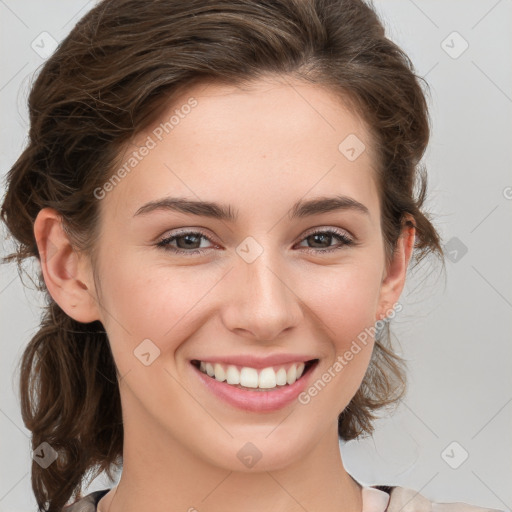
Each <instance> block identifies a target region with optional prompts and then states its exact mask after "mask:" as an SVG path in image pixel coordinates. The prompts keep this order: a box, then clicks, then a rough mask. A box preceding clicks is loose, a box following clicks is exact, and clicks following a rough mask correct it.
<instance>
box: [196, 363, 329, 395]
mask: <svg viewBox="0 0 512 512" xmlns="http://www.w3.org/2000/svg"><path fill="white" fill-rule="evenodd" d="M318 361H319V360H318V359H310V360H309V361H303V362H302V361H301V362H296V363H288V364H282V365H276V366H269V367H267V368H262V369H256V368H252V367H249V366H243V367H242V366H238V365H232V364H224V363H217V362H216V363H213V362H208V361H199V360H198V359H192V360H191V361H190V363H191V364H192V365H193V366H194V367H195V368H196V369H197V370H199V371H200V372H201V373H202V374H203V375H205V376H206V377H208V378H209V379H211V380H215V381H217V382H223V383H224V384H226V385H228V386H230V387H233V388H237V389H243V390H246V391H253V392H254V391H259V392H268V391H274V390H279V389H282V388H287V387H290V386H293V385H294V384H295V382H297V381H300V380H302V379H304V378H305V377H306V376H307V375H308V374H309V373H310V372H311V371H312V368H313V367H314V366H316V364H317V363H318Z"/></svg>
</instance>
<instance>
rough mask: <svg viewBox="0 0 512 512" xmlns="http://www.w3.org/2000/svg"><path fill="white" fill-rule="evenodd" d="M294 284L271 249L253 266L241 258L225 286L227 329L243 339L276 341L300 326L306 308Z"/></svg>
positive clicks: (225, 321)
mask: <svg viewBox="0 0 512 512" xmlns="http://www.w3.org/2000/svg"><path fill="white" fill-rule="evenodd" d="M294 280H295V277H294V276H293V275H292V273H291V271H290V270H289V269H286V268H285V265H284V263H283V262H282V259H280V258H279V257H278V256H275V255H271V254H270V251H269V250H267V249H265V250H264V251H263V253H262V254H261V255H260V256H259V257H258V258H256V260H254V261H253V262H252V263H248V262H246V261H244V259H243V258H237V260H236V263H235V268H234V269H233V270H232V271H231V272H230V273H229V277H228V279H227V282H226V283H225V286H227V287H228V288H229V291H226V295H225V296H226V297H227V298H228V299H227V300H226V302H225V303H224V305H223V307H222V321H223V323H224V325H225V327H226V328H227V329H229V330H231V331H232V332H234V333H235V334H237V335H239V336H245V337H249V338H255V339H256V340H258V341H273V340H275V339H276V338H278V337H279V336H280V334H281V333H282V332H284V331H286V330H291V329H292V328H293V327H296V326H297V325H299V323H300V321H301V319H302V316H303V307H302V300H301V298H300V297H298V296H297V295H296V294H295V293H294Z"/></svg>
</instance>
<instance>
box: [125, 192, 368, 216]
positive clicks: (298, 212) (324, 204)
mask: <svg viewBox="0 0 512 512" xmlns="http://www.w3.org/2000/svg"><path fill="white" fill-rule="evenodd" d="M162 210H163V211H175V212H180V213H188V214H191V215H198V216H201V217H210V218H212V219H218V220H223V221H228V222H236V220H237V217H238V214H237V212H236V211H235V210H233V209H232V208H231V206H230V205H227V206H224V205H221V204H218V203H214V202H211V201H197V200H193V199H186V198H183V197H164V198H162V199H157V200H155V201H150V202H149V203H146V204H145V205H143V206H141V207H140V208H139V209H138V210H137V211H136V212H135V214H134V217H136V216H138V215H146V214H148V213H151V212H154V211H162ZM347 210H349V211H356V212H359V213H362V214H364V215H368V216H370V212H369V210H368V208H367V207H366V206H365V205H363V204H362V203H360V202H359V201H356V200H355V199H353V198H351V197H348V196H342V195H338V196H333V197H317V198H315V199H309V200H307V201H304V200H300V201H297V202H296V203H295V204H294V205H293V206H292V208H291V210H290V213H289V218H290V220H293V219H296V218H303V217H309V216H312V215H319V214H321V213H328V212H333V211H347Z"/></svg>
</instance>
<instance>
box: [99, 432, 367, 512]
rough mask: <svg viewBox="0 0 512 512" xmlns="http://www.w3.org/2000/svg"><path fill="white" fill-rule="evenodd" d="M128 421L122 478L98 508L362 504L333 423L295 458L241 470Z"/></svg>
mask: <svg viewBox="0 0 512 512" xmlns="http://www.w3.org/2000/svg"><path fill="white" fill-rule="evenodd" d="M128 425H129V426H130V427H129V428H125V435H124V447H123V470H122V475H121V478H120V481H119V483H118V485H117V486H116V487H114V488H113V489H111V490H110V491H109V493H107V494H106V495H105V496H104V497H103V498H102V499H101V500H100V502H99V504H98V512H136V511H140V510H152V511H154V512H164V511H168V510H184V511H190V512H197V511H200V510H208V511H209V512H225V511H226V510H244V511H246V512H259V511H261V510H273V511H275V512H304V510H322V511H323V512H341V511H347V510H351V511H360V510H361V509H362V495H361V486H360V485H359V484H358V483H357V482H356V481H355V480H354V479H353V478H352V477H351V476H350V475H349V473H348V472H347V471H346V470H345V468H344V466H343V463H342V459H341V453H340V450H339V440H338V432H337V423H336V424H333V425H332V427H330V429H329V431H328V432H326V434H325V435H324V436H322V438H321V439H320V440H319V442H318V443H317V444H316V445H315V446H314V448H313V450H311V451H309V452H305V453H301V456H300V458H299V460H298V461H295V462H294V463H292V464H289V465H287V466H285V467H281V468H280V469H276V470H263V471H262V470H258V469H257V467H258V465H257V464H256V465H255V466H253V468H251V469H250V470H249V471H243V472H242V471H230V470H227V469H225V468H221V467H218V466H215V465H213V464H211V463H210V462H209V461H208V460H207V457H205V456H204V454H201V453H192V452H191V451H189V450H187V449H186V448H185V447H184V446H183V445H182V444H181V443H178V442H177V440H176V439H174V438H172V437H170V435H169V433H168V432H167V433H166V434H163V433H162V431H159V432H152V433H151V434H150V435H148V428H147V425H145V426H144V428H142V426H141V425H140V424H139V426H137V424H136V423H134V422H125V427H126V426H128ZM138 427H139V428H138ZM162 439H165V442H162Z"/></svg>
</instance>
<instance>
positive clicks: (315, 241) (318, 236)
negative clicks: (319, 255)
mask: <svg viewBox="0 0 512 512" xmlns="http://www.w3.org/2000/svg"><path fill="white" fill-rule="evenodd" d="M330 237H331V235H326V234H321V233H317V234H315V235H311V236H310V237H309V238H313V240H314V242H313V243H317V239H319V238H324V239H326V238H327V239H328V238H330ZM321 243H322V242H320V244H321Z"/></svg>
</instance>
